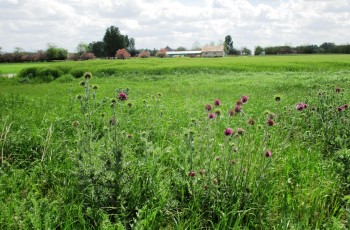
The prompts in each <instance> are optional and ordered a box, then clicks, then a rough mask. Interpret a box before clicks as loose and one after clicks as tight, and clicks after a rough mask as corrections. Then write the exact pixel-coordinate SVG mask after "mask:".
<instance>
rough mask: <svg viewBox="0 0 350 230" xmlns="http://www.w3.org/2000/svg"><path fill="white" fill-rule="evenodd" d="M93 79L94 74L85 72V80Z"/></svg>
mask: <svg viewBox="0 0 350 230" xmlns="http://www.w3.org/2000/svg"><path fill="white" fill-rule="evenodd" d="M91 77H92V73H90V72H85V73H84V78H85V79H86V80H90V79H91Z"/></svg>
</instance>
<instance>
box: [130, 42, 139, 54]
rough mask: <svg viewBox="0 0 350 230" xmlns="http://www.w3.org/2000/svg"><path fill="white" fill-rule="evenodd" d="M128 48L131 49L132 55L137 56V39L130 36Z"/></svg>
mask: <svg viewBox="0 0 350 230" xmlns="http://www.w3.org/2000/svg"><path fill="white" fill-rule="evenodd" d="M127 50H128V51H129V53H130V55H131V56H136V55H137V54H138V53H139V52H138V51H137V50H136V48H135V39H134V38H129V42H128V46H127Z"/></svg>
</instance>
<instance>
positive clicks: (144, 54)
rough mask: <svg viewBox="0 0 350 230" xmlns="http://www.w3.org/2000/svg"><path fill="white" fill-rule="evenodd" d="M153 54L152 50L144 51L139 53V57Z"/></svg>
mask: <svg viewBox="0 0 350 230" xmlns="http://www.w3.org/2000/svg"><path fill="white" fill-rule="evenodd" d="M150 56H151V54H150V52H148V51H142V52H141V53H139V55H138V57H139V58H149V57H150Z"/></svg>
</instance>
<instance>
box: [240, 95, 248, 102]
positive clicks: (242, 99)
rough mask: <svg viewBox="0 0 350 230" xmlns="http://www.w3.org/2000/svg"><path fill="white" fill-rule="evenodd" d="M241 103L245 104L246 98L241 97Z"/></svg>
mask: <svg viewBox="0 0 350 230" xmlns="http://www.w3.org/2000/svg"><path fill="white" fill-rule="evenodd" d="M241 101H242V103H243V104H245V103H247V102H248V96H242V97H241Z"/></svg>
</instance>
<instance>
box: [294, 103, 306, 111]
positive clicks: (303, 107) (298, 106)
mask: <svg viewBox="0 0 350 230" xmlns="http://www.w3.org/2000/svg"><path fill="white" fill-rule="evenodd" d="M295 108H296V109H297V110H299V111H301V110H304V109H306V108H307V104H305V103H303V102H299V103H298V104H296V106H295Z"/></svg>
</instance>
